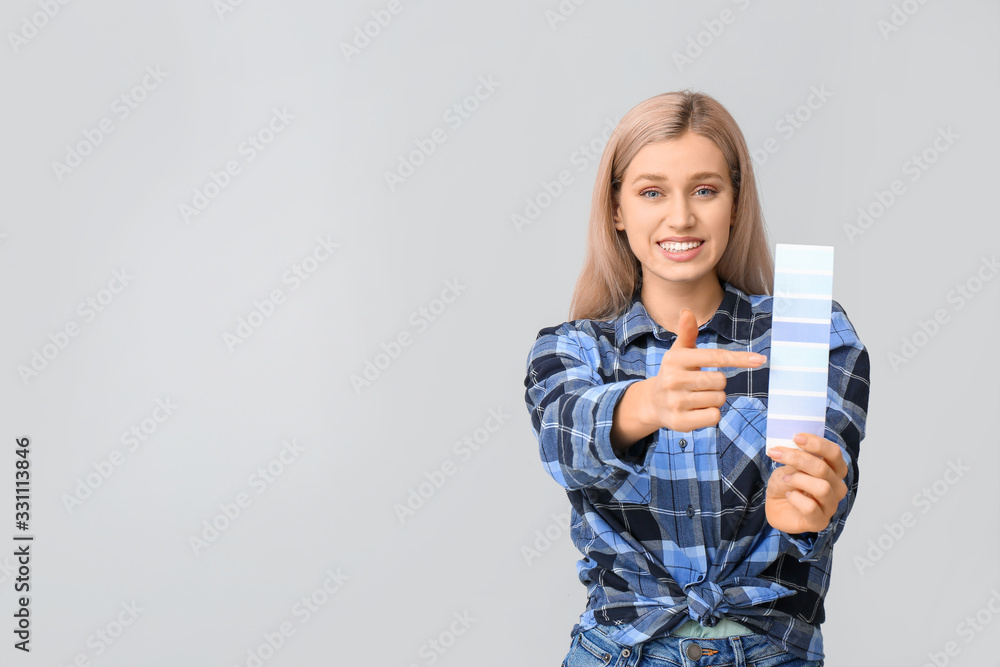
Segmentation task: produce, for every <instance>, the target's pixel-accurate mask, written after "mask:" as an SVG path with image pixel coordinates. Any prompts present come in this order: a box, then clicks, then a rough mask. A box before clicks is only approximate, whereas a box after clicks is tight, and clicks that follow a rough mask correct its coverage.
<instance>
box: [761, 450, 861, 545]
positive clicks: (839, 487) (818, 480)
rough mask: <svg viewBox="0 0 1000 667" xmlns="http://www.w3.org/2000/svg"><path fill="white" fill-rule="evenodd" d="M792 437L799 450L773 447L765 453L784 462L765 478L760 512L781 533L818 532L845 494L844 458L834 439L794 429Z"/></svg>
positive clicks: (845, 468) (827, 521) (845, 463)
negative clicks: (764, 491)
mask: <svg viewBox="0 0 1000 667" xmlns="http://www.w3.org/2000/svg"><path fill="white" fill-rule="evenodd" d="M793 440H794V441H795V444H797V445H798V446H799V447H801V448H802V450H799V449H795V448H793V447H776V448H774V449H772V450H771V452H770V453H769V456H770V457H771V458H772V459H774V460H775V461H778V462H779V463H784V464H785V465H783V466H780V467H778V468H775V469H774V471H773V472H772V473H771V477H770V479H768V482H767V495H766V496H765V500H764V513H765V515H766V516H767V522H768V523H769V524H771V525H772V526H773V527H775V528H777V529H778V530H780V531H783V532H785V533H790V534H795V533H807V532H816V533H818V532H820V531H821V530H823V529H824V528H826V527H827V526H828V525H830V518H831V517H832V516H833V513H834V512H836V511H837V505H838V504H839V503H840V501H841V499H842V498H843V497H844V496H846V495H847V484H845V483H844V478H845V477H847V462H846V461H845V460H844V456H843V454H842V453H841V451H840V447H839V446H838V445H837V443H835V442H830V441H829V440H827V439H826V438H822V437H820V436H818V435H815V434H813V433H797V434H796V435H795V437H794V438H793ZM803 450H804V451H803Z"/></svg>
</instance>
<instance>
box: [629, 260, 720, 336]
mask: <svg viewBox="0 0 1000 667" xmlns="http://www.w3.org/2000/svg"><path fill="white" fill-rule="evenodd" d="M725 294H726V290H725V289H724V288H723V287H722V283H721V281H720V280H719V278H718V276H717V275H715V273H714V272H713V273H711V274H709V275H706V276H705V277H704V279H702V280H699V281H697V282H683V283H679V282H665V281H655V282H652V281H647V280H645V278H644V279H643V281H642V291H641V293H640V298H641V299H642V305H643V306H644V307H645V308H646V312H647V313H649V316H650V317H651V318H653V321H654V322H656V323H657V324H659V325H660V326H661V327H663V328H664V329H666V330H667V331H669V332H671V333H677V321H678V319H679V318H680V313H681V309H682V308H687V309H688V310H690V311H691V312H692V313H694V316H695V320H696V321H697V323H698V326H699V327H700V326H701V325H702V324H705V323H706V322H708V321H709V320H711V319H712V316H714V315H715V313H716V311H718V310H719V306H720V305H722V298H723V297H724V296H725Z"/></svg>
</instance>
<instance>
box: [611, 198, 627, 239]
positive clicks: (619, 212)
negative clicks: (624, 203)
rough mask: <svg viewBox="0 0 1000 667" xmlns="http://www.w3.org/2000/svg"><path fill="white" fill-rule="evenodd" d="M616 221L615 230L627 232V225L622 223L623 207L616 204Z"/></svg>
mask: <svg viewBox="0 0 1000 667" xmlns="http://www.w3.org/2000/svg"><path fill="white" fill-rule="evenodd" d="M613 217H614V220H615V229H617V230H618V231H620V232H624V231H625V223H624V222H622V207H621V206H620V205H619V204H615V212H614V214H613Z"/></svg>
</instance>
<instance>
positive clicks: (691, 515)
mask: <svg viewBox="0 0 1000 667" xmlns="http://www.w3.org/2000/svg"><path fill="white" fill-rule="evenodd" d="M688 518H689V519H692V518H694V506H693V505H688ZM699 650H701V649H699ZM697 659H698V658H693V660H697Z"/></svg>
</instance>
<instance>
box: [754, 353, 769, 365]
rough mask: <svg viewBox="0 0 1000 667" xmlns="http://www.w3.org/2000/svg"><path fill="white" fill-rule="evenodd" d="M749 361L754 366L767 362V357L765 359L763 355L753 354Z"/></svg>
mask: <svg viewBox="0 0 1000 667" xmlns="http://www.w3.org/2000/svg"><path fill="white" fill-rule="evenodd" d="M750 361H752V362H754V363H756V364H761V363H764V362H765V361H767V357H765V356H764V355H763V354H757V353H756V352H755V353H753V354H751V355H750Z"/></svg>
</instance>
